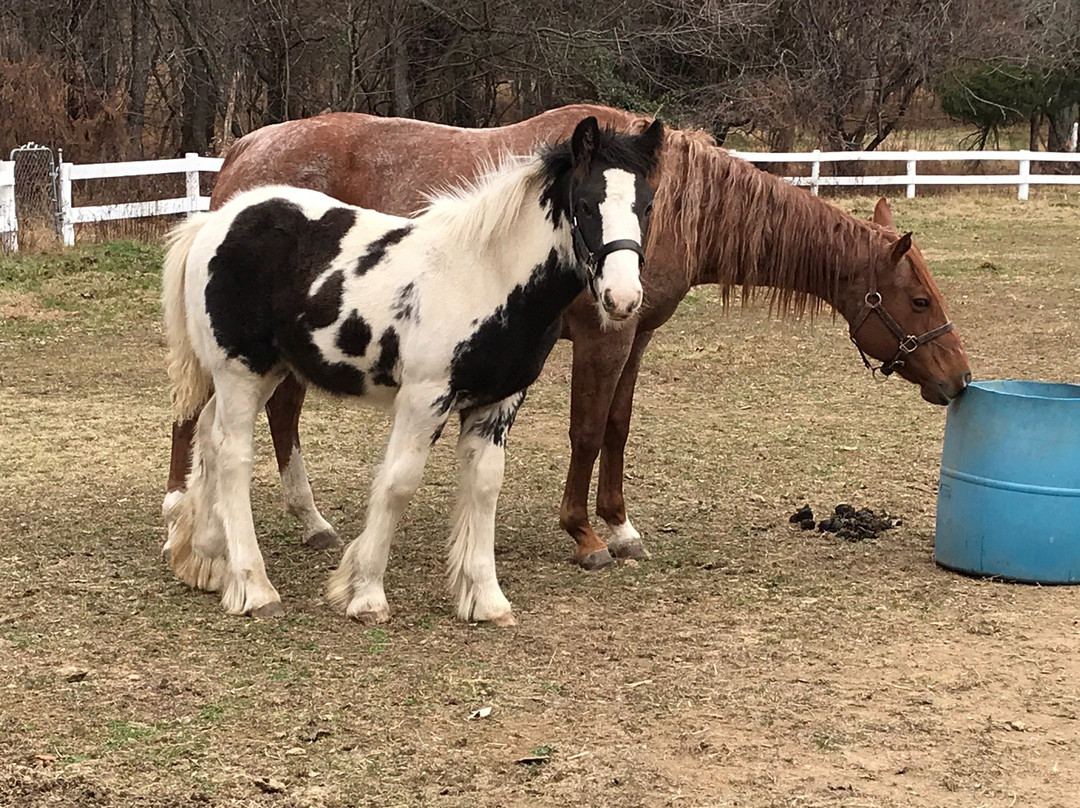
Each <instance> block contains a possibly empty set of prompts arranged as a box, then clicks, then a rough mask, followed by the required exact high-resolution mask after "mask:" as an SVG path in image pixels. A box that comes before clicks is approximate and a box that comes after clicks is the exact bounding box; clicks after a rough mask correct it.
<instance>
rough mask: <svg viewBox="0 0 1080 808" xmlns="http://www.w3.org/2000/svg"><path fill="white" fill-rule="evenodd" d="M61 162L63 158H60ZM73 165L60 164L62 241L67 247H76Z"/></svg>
mask: <svg viewBox="0 0 1080 808" xmlns="http://www.w3.org/2000/svg"><path fill="white" fill-rule="evenodd" d="M60 159H61V161H62V160H63V157H61V158H60ZM71 208H72V205H71V163H64V162H61V163H60V239H61V241H62V242H63V244H64V246H65V247H74V246H75V225H74V223H73V222H72V221H71Z"/></svg>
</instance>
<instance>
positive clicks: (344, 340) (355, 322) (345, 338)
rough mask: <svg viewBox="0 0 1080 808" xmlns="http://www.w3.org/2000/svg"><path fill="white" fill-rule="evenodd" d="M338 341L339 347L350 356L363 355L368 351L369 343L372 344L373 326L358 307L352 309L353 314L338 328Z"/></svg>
mask: <svg viewBox="0 0 1080 808" xmlns="http://www.w3.org/2000/svg"><path fill="white" fill-rule="evenodd" d="M336 343H337V347H338V349H339V350H340V351H341V352H342V353H343V354H348V355H349V356H363V355H364V354H366V353H367V349H368V345H370V344H371V326H370V325H368V324H367V320H365V319H364V318H363V317H361V316H360V312H358V311H357V310H356V309H353V310H352V314H350V315H349V316H348V317H347V318H346V319H345V322H343V323H342V324H341V328H340V329H338V334H337V340H336Z"/></svg>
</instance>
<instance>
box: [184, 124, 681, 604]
mask: <svg viewBox="0 0 1080 808" xmlns="http://www.w3.org/2000/svg"><path fill="white" fill-rule="evenodd" d="M662 138H663V125H662V124H660V123H659V122H656V123H654V124H652V125H651V126H650V127H649V128H648V129H647V130H646V131H644V132H643V133H642V134H639V135H616V134H614V133H613V132H612V131H609V130H602V129H600V128H599V127H598V125H597V121H596V119H595V118H593V117H588V118H585V119H584V120H582V121H581V122H580V123H579V124H578V125H577V126H576V128H575V129H574V132H573V135H572V137H571V138H570V140H569V141H566V142H563V143H561V144H559V145H556V146H554V147H551V148H550V149H545V150H542V151H541V152H539V154H537V155H534V156H532V157H530V158H527V159H524V160H523V159H521V158H517V159H514V158H508V159H507V160H506V161H505V162H504V164H503V165H502V166H501V167H500V168H499V169H498V170H496V171H494V172H493V173H490V174H488V175H487V176H484V177H482V178H481V179H479V180H477V181H476V182H475V183H474V184H473V185H472V186H471V187H468V188H466V189H463V190H460V191H457V192H452V193H449V194H445V195H442V196H439V197H437V198H435V199H434V201H432V202H431V204H430V205H429V206H428V208H427V209H426V211H424V212H423V213H422V214H421V215H419V216H418V217H416V218H415V219H404V218H401V217H397V216H390V215H386V214H383V213H378V212H375V211H371V210H366V209H363V208H358V207H352V206H348V205H344V204H342V203H341V202H338V201H337V200H335V199H332V198H331V197H329V196H326V195H324V194H322V193H319V192H317V191H312V190H308V189H298V188H290V187H284V186H269V187H263V188H258V189H255V190H251V191H247V192H245V193H241V194H239V195H237V196H235V197H234V198H232V199H230V200H229V202H227V203H226V204H225V205H223V206H222V207H221V208H219V209H218V210H216V211H214V212H211V213H207V214H198V215H196V216H193V217H191V218H190V219H189V220H188V221H187V222H185V223H184V224H182V225H180V226H179V227H178V228H177V229H176V231H175V232H174V234H173V236H172V240H171V246H170V248H169V250H168V253H167V255H166V259H165V270H164V292H163V299H164V308H165V325H166V334H167V338H168V343H169V347H170V368H169V370H170V377H171V381H172V390H173V401H174V410H175V414H176V416H177V417H178V419H184V418H188V417H191V416H192V415H193V414H194V413H196V412H197V411H198V410H199V407H200V406H201V405H202V404H203V401H204V400H206V398H207V396H208V395H209V394H210V391H211V389H212V390H213V393H212V395H210V397H209V400H208V402H207V403H206V404H205V406H203V407H202V410H201V413H200V414H199V416H198V424H197V427H196V430H195V440H194V445H195V449H194V459H193V463H192V467H191V470H190V473H189V475H188V477H187V481H186V482H187V485H186V491H185V492H184V493H183V494H182V496H181V498H180V499H179V501H178V502H175V503H174V507H175V521H174V524H173V529H172V530H171V531H170V535H169V539H168V542H167V544H166V548H165V549H166V552H167V553H168V555H169V559H170V563H171V566H172V568H173V570H174V571H175V573H176V574H177V576H178V577H180V578H181V579H182V580H184V581H185V582H187V583H188V584H190V585H191V586H194V587H198V588H201V589H206V590H211V591H220V592H221V593H222V598H221V599H222V605H223V607H224V608H225V610H226V611H228V612H230V613H234V614H252V615H257V616H269V615H274V614H277V613H280V612H281V610H282V607H281V600H280V597H279V596H278V593H277V591H276V590H275V589H274V587H273V585H272V584H271V583H270V580H269V578H268V577H267V574H266V570H265V566H264V563H263V558H262V555H261V553H260V551H259V547H258V542H257V541H256V538H255V528H254V522H253V519H252V513H251V501H250V484H251V471H252V462H253V447H252V432H253V429H254V423H255V417H256V415H257V413H258V411H259V410H260V409H261V408H262V407H263V406H264V405H265V404H266V402H267V400H268V399H269V398H270V396H271V394H272V393H273V392H274V390H275V389H276V388H277V386H278V385H279V384H280V383H281V382H282V380H283V379H285V378H286V376H287V375H289V374H295V375H297V376H299V377H300V378H303V379H304V380H306V382H307V383H309V384H313V385H315V386H317V387H319V388H322V389H324V390H327V391H329V392H331V393H336V394H340V395H349V396H356V397H359V398H362V399H365V400H367V401H371V402H374V403H377V404H384V405H386V406H388V407H390V408H392V411H393V416H394V418H393V426H392V428H391V432H390V437H389V440H388V443H387V447H386V454H385V458H384V461H383V463H382V465H381V466H380V468H379V471H378V473H377V474H376V475H375V479H374V482H373V484H372V488H371V495H370V500H369V503H368V509H367V521H366V524H365V527H364V531H363V533H362V535H361V536H360V537H359V538H357V539H356V540H355V541H353V542H352V543H351V544H350V545H349V547H348V548H347V549H346V551H345V553H344V556H343V557H342V561H341V564H340V566H339V567H338V569H337V570H336V571H335V572H334V573H333V575H332V577H331V580H330V584H329V588H328V600H329V601H330V603H331V604H332V605H333V606H335V607H338V608H340V609H342V610H344V611H345V612H346V613H347V614H348V615H349V616H351V617H354V618H357V619H359V620H362V621H364V622H382V621H385V620H387V619H388V617H389V606H388V604H387V600H386V594H385V592H384V589H383V574H384V572H385V569H386V564H387V559H388V555H389V550H390V543H391V538H392V536H393V533H394V529H395V526H396V525H397V523H398V520H399V518H400V516H401V514H402V512H403V510H404V508H405V506H406V504H407V503H408V501H409V499H410V498H411V497H412V495H413V493H414V491H415V490H416V487H417V486H418V485H419V483H420V478H421V475H422V472H423V468H424V464H425V462H426V459H427V455H428V451H429V449H430V447H431V446H432V445H433V444H434V442H435V441H436V440H437V439H438V438H439V436H440V434H441V432H442V430H443V426H444V425H445V423H446V421H447V419H448V418H449V417H450V415H451V414H452V413H457V414H458V415H459V417H460V420H461V432H460V438H459V441H458V450H457V455H458V460H459V464H460V488H459V493H458V500H457V505H456V508H455V512H454V516H453V520H452V529H451V539H450V552H449V578H450V583H451V588H452V590H453V593H454V596H455V598H456V602H457V614H458V616H459V617H460V618H461V619H462V620H482V621H491V622H493V623H496V624H499V625H508V624H512V623H513V622H514V618H513V614H512V611H511V607H510V603H509V601H508V600H507V599H506V597H505V595H504V594H503V592H502V590H501V588H500V587H499V583H498V580H497V578H496V573H495V553H494V545H495V508H496V500H497V498H498V494H499V490H500V487H501V484H502V479H503V471H504V447H505V444H506V439H507V433H508V432H509V430H510V427H511V425H512V424H513V422H514V417H515V415H516V413H517V411H518V408H519V407H520V406H521V403H522V401H523V400H524V398H525V391H526V389H527V388H528V387H529V385H530V384H532V382H533V381H535V379H536V377H537V376H538V375H539V373H540V370H541V368H542V366H543V364H544V361H545V359H546V358H547V355H548V353H549V352H550V351H551V348H552V347H553V346H554V344H555V341H556V340H557V339H558V338H559V334H560V331H561V328H562V325H561V316H562V312H563V310H564V309H565V308H566V307H567V306H569V305H570V304H571V303H572V302H573V301H574V300H575V299H576V298H577V297H578V296H579V294H581V293H582V292H583V291H585V290H588V291H587V294H589V296H590V299H592V301H593V305H594V307H595V308H596V312H597V313H596V316H597V317H598V318H599V319H601V320H602V321H604V322H606V323H612V324H617V323H618V322H619V321H625V320H627V319H628V318H630V317H631V316H632V315H633V314H634V313H635V312H636V311H637V309H638V308H639V307H640V305H641V301H642V287H641V279H640V270H641V264H642V261H643V260H644V248H643V246H642V245H643V244H644V240H645V232H646V226H647V221H648V217H649V213H650V211H651V208H652V197H653V191H652V189H651V187H650V185H649V184H648V182H647V178H648V176H649V174H650V173H651V172H652V171H653V170H654V168H655V165H656V161H657V155H658V150H659V147H660V144H661V141H662Z"/></svg>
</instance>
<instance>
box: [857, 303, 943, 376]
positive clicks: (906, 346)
mask: <svg viewBox="0 0 1080 808" xmlns="http://www.w3.org/2000/svg"><path fill="white" fill-rule="evenodd" d="M872 311H876V312H877V314H878V317H880V318H881V321H882V322H883V323H885V327H886V328H888V329H889V331H891V332H892V335H893V336H894V337H896V339H897V341H898V342H899V345H898V346H897V348H896V356H894V357H893V358H892V359H890V360H889V361H888V362H883V363H882V364H881V365H879V366H878V367H874V366H873V365H871V364H870V360H869V359H867V358H866V351H864V350H863V349H862V346H861V345H859V343H858V342H856V341H855V332H856V331H858V330H859V329H860V328H861V327H862V324H863V323H865V322H866V318H867V317H869V316H870V312H872ZM952 330H953V324H952V323H951V322H946V323H945V325H940V326H938V327H937V328H935V329H933V330H932V331H927V332H926V333H925V334H921V335H919V336H917V337H916V336H915V335H914V334H905V333H904V329H902V328H901V327H900V324H899V323H897V322H896V320H894V319H893V316H892V315H891V314H889V312H888V311H886V310H885V307H884V306H883V305H881V293H880V292H878V291H876V290H875V291H870V292H867V293H866V298H865V301H864V303H863V308H862V312H861V313H860V314H859V317H858V319H857V320H855V322H854V323H853V324H852V326H851V328H850V329H849V330H848V336H849V337H851V344H852V345H854V346H855V347H856V348H858V349H859V356H861V357H862V361H863V364H864V365H866V367H867V369H868V370H869V371H871V372H872V373H876V372H877V371H879V370H880V371H881V375H882V376H891V375H892V374H893V373H894V372H895V371H896V370H897V369H899V368H902V367H903V366H904V363H905V362H906V361H907V357H908V355H909V354H913V353H915V351H916V350H917V349H918V347H919V346H920V345H925V344H926V343H928V342H930V341H931V340H935V339H937V338H938V337H940V336H941V335H943V334H948V333H949V332H950V331H952Z"/></svg>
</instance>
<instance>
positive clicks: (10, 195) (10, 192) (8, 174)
mask: <svg viewBox="0 0 1080 808" xmlns="http://www.w3.org/2000/svg"><path fill="white" fill-rule="evenodd" d="M0 242H2V246H3V248H4V249H5V250H11V251H12V252H18V250H19V220H18V218H17V212H16V210H15V163H8V162H0Z"/></svg>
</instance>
